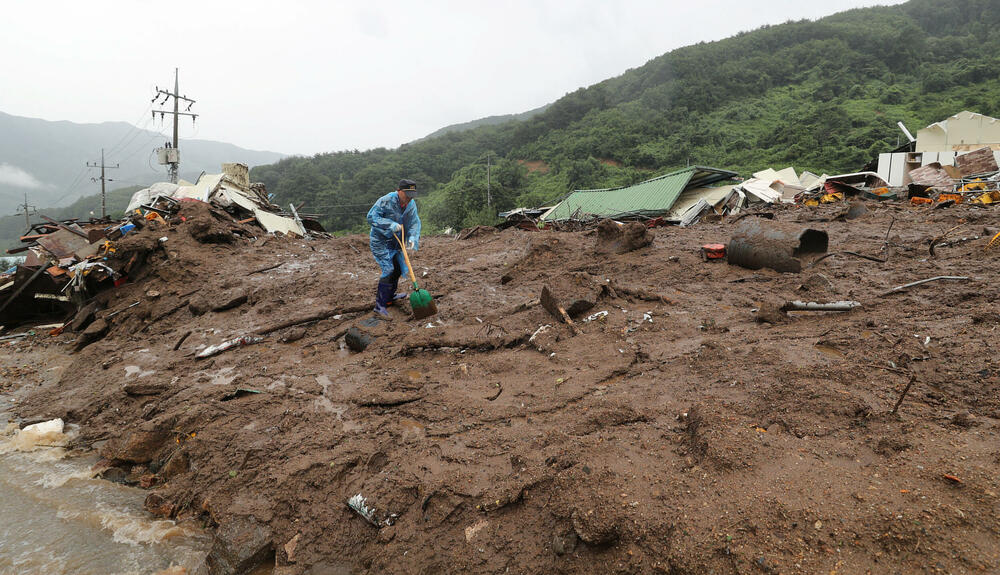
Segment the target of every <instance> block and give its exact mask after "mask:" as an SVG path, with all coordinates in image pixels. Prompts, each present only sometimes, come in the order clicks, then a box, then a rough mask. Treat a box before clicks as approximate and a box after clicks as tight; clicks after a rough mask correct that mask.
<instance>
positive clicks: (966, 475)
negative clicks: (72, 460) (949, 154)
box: [3, 203, 1000, 575]
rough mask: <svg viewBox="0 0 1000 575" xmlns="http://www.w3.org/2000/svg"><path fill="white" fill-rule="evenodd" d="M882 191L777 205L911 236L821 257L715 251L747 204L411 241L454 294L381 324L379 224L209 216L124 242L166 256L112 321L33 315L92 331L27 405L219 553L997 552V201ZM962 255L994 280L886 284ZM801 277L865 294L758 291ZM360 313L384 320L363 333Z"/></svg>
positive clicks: (886, 558) (469, 559) (699, 564)
mask: <svg viewBox="0 0 1000 575" xmlns="http://www.w3.org/2000/svg"><path fill="white" fill-rule="evenodd" d="M868 208H869V210H868V213H867V214H866V215H864V216H862V217H860V218H858V219H854V220H849V221H844V220H834V221H806V220H823V219H830V218H831V217H832V216H834V215H835V214H836V213H837V211H838V210H840V209H841V207H821V208H803V207H785V208H776V209H775V210H773V211H774V212H775V217H776V219H778V220H782V221H787V222H796V221H798V222H801V225H803V226H810V227H813V228H817V229H823V230H826V231H827V232H828V233H829V236H830V251H831V252H841V251H845V250H849V251H854V252H857V253H861V254H865V255H870V256H875V257H878V258H881V259H885V258H887V259H888V261H887V262H886V263H878V262H874V261H870V260H865V259H860V258H858V257H855V256H846V255H836V256H832V257H829V258H826V259H825V260H823V261H822V262H820V263H818V264H816V265H815V266H812V267H807V268H806V269H805V270H804V271H803V272H802V273H798V274H781V273H777V272H773V271H769V270H759V271H751V270H747V269H743V268H738V267H734V266H730V265H728V264H727V263H725V262H703V261H702V259H701V257H700V255H699V252H698V247H699V246H701V245H703V244H706V243H710V242H726V241H727V240H728V239H729V237H730V235H731V233H732V231H733V230H734V229H735V226H736V224H735V223H733V222H731V221H730V222H720V223H708V222H703V223H700V224H698V225H696V226H694V227H691V228H688V229H680V228H659V229H657V230H655V232H654V233H655V239H654V241H653V242H652V244H651V245H649V246H647V247H642V248H640V249H638V250H635V251H632V252H628V253H623V254H618V253H615V250H608V249H597V248H598V246H597V244H598V235H597V234H596V233H595V232H589V233H588V232H576V233H556V232H525V231H519V230H513V229H512V230H506V231H503V232H496V233H493V232H490V231H482V230H481V231H480V232H479V233H477V234H476V235H474V236H473V237H472V238H470V239H467V240H462V241H459V240H455V239H452V238H449V237H427V238H425V239H424V240H423V242H422V244H423V249H421V250H420V252H418V253H417V254H415V256H414V267H415V268H416V271H417V274H418V276H419V280H420V282H421V286H422V287H426V288H428V289H429V290H430V291H431V293H432V294H434V296H435V299H436V302H437V304H438V307H439V309H440V313H439V315H438V316H436V317H435V318H430V319H427V320H423V321H413V320H409V319H408V313H407V312H408V309H406V306H398V307H396V308H393V309H392V310H391V311H392V316H393V318H392V320H391V321H390V322H384V323H381V324H378V325H367V326H366V325H359V322H362V321H363V320H366V318H370V317H371V314H370V312H367V311H366V310H367V309H368V307H369V306H370V305H371V303H372V299H373V294H374V288H375V282H376V279H377V268H376V266H375V264H374V263H373V262H372V260H371V256H370V254H369V252H368V248H367V237H366V236H352V237H344V238H335V239H329V240H311V241H307V240H295V239H287V238H272V239H270V240H268V241H266V242H261V241H256V242H253V241H250V240H244V239H240V238H236V237H233V238H228V239H227V237H226V233H225V230H224V229H223V230H221V231H219V233H217V234H208V235H206V234H204V233H201V231H198V233H194V232H195V231H197V230H194V229H193V228H194V227H195V226H194V223H195V222H193V221H192V220H189V221H188V222H186V223H184V224H181V225H180V226H178V227H177V228H174V229H170V230H148V231H144V232H143V233H142V234H139V235H138V236H136V237H135V238H133V239H132V240H131V242H133V243H132V244H130V245H131V248H132V249H135V248H136V246H140V247H142V249H143V250H145V252H143V253H147V252H148V253H147V255H146V256H145V257H147V258H148V263H147V264H146V267H145V273H144V275H140V276H139V277H136V278H133V280H134V281H133V283H130V284H126V285H124V286H122V287H120V288H118V289H116V290H114V291H113V292H108V293H107V294H105V295H104V296H102V298H101V299H100V301H101V302H102V303H103V304H104V305H105V306H106V309H104V310H103V311H101V312H99V313H98V316H99V317H101V316H108V315H110V314H112V313H114V312H119V313H117V314H116V315H114V316H112V317H110V318H107V319H106V320H105V321H106V322H107V324H108V326H109V328H108V331H107V335H105V336H104V337H103V338H101V339H97V340H96V341H94V342H93V343H90V344H89V345H86V346H84V347H82V349H81V350H80V351H77V352H73V349H74V347H75V346H76V345H77V344H76V342H77V338H78V337H80V336H78V335H77V334H71V333H64V334H63V335H61V336H58V337H56V338H50V339H49V340H47V342H48V343H37V344H35V345H51V346H55V347H56V348H58V349H61V350H64V351H65V353H74V355H73V360H72V363H71V364H70V365H68V366H67V367H66V368H65V369H62V370H60V371H58V372H57V373H61V377H60V378H58V380H57V381H53V382H49V383H42V384H41V385H35V384H32V386H31V390H30V394H27V396H26V397H24V398H23V399H21V400H19V401H18V403H17V407H16V408H15V409H16V410H17V413H18V414H19V415H20V416H21V417H24V418H26V419H27V420H33V419H37V418H50V417H63V418H65V419H67V420H68V421H69V422H72V423H78V424H80V425H81V426H82V428H83V434H82V436H81V438H80V440H79V441H80V442H81V444H82V445H91V444H93V445H95V446H97V447H98V448H100V449H101V452H102V454H103V455H104V456H105V457H106V458H107V461H106V465H110V466H113V467H110V468H109V469H108V471H107V472H106V474H107V476H109V477H110V478H116V479H118V480H128V481H140V482H141V484H142V485H143V486H145V487H148V488H149V489H150V493H151V495H150V497H149V499H148V500H147V507H148V508H149V510H150V511H151V512H153V513H157V514H161V515H165V516H171V517H181V518H184V517H198V518H202V519H203V520H204V521H205V522H206V524H207V525H209V526H211V527H215V528H217V531H218V533H219V545H218V546H217V549H216V552H215V557H214V558H211V559H210V565H211V566H212V569H215V570H216V571H217V572H224V571H225V570H226V567H225V565H230V566H232V565H237V564H241V565H243V566H250V565H251V564H252V563H254V562H256V561H257V560H263V561H265V562H271V561H273V562H274V564H275V565H277V569H276V571H275V573H280V574H296V575H298V574H301V573H314V574H320V573H324V574H326V573H427V574H432V573H470V572H475V573H676V574H694V573H699V574H700V573H991V572H992V573H996V572H998V571H1000V521H998V519H1000V507H998V502H1000V500H998V492H1000V476H998V473H997V466H998V464H1000V442H998V431H1000V427H998V424H1000V379H998V376H1000V373H998V371H1000V365H998V361H997V359H996V358H995V357H994V353H995V349H996V345H997V344H996V341H995V337H996V336H997V333H998V332H997V328H998V325H1000V310H998V307H997V298H998V291H997V287H996V280H997V275H998V274H997V272H998V270H1000V263H998V259H1000V248H998V249H997V251H992V250H986V249H984V247H985V245H986V243H987V242H988V241H989V238H990V237H991V236H992V235H993V234H995V233H997V232H998V231H1000V212H997V211H996V209H992V208H983V207H979V208H977V207H971V206H955V207H952V208H949V209H939V210H933V209H932V210H928V209H925V208H913V207H910V206H909V205H904V204H897V203H887V204H880V205H873V204H869V206H868ZM893 220H895V223H894V224H893V225H892V229H891V232H890V233H889V235H888V241H886V232H887V229H888V228H889V226H890V222H892V221H893ZM959 225H960V226H961V227H960V228H959V229H957V230H954V231H952V232H951V234H950V235H949V238H952V239H957V238H960V237H971V236H984V237H982V238H980V239H976V240H971V241H968V242H965V243H960V244H958V245H952V246H946V247H938V248H937V249H936V250H935V251H936V255H935V256H934V257H932V256H931V255H930V253H929V251H928V244H929V241H930V240H931V239H932V238H934V237H936V236H938V235H940V234H942V233H943V232H945V231H947V230H949V229H951V228H953V227H954V226H959ZM202 227H204V226H202ZM202 231H203V230H202ZM143 234H145V236H144V235H143ZM146 236H148V237H146ZM162 236H166V237H168V238H169V239H168V241H167V242H166V244H165V246H166V247H165V249H163V248H157V247H156V238H159V237H162ZM196 236H197V237H199V238H200V239H201V240H202V241H209V242H222V243H201V242H200V241H198V240H196V239H195V237H196ZM143 242H145V243H143ZM226 242H229V243H226ZM278 264H280V266H278V267H273V268H272V269H267V270H265V269H264V268H267V267H271V266H276V265H278ZM259 270H262V271H259ZM254 272H256V273H254ZM941 275H952V276H969V277H971V278H972V279H970V280H968V281H940V282H935V283H931V284H926V285H923V286H919V287H915V288H912V289H909V290H907V291H904V292H902V293H896V294H891V295H881V294H883V293H884V292H886V291H887V290H889V289H891V288H892V287H894V286H897V285H900V284H904V283H907V282H911V281H914V280H918V279H924V278H929V277H933V276H941ZM402 285H403V282H401V286H402ZM543 285H548V286H549V287H550V288H551V290H552V292H553V293H554V294H555V296H556V297H557V298H559V300H560V302H561V303H562V304H563V305H564V307H571V306H575V307H572V309H570V310H569V311H570V312H571V313H573V314H576V315H575V317H576V320H577V327H578V330H579V334H578V335H573V334H572V333H571V331H570V328H569V326H568V325H566V324H565V323H560V322H559V321H558V320H557V319H555V318H554V317H553V316H552V315H550V314H549V313H548V312H547V311H546V310H545V309H543V307H542V306H540V305H539V304H538V299H539V295H540V293H541V290H542V287H543ZM609 288H610V289H609ZM793 299H801V300H807V301H809V300H811V301H831V300H841V299H847V300H856V301H859V302H861V303H862V304H863V307H862V308H860V309H856V310H854V311H851V312H848V313H812V312H809V313H792V314H789V315H787V316H786V315H784V314H780V313H774V311H773V310H771V312H770V313H767V312H766V310H767V309H769V307H768V306H769V305H773V304H777V305H780V304H781V303H782V302H784V301H786V300H793ZM136 301H138V302H140V303H139V305H137V306H135V307H132V308H127V309H126V306H128V305H130V304H132V303H134V302H136ZM589 303H593V304H594V305H593V307H591V308H590V309H586V310H583V311H581V310H582V308H586V307H587V304H589ZM762 305H763V306H764V309H765V313H762V314H761V317H759V316H758V314H757V313H755V310H757V309H759V308H761V307H762ZM213 309H215V310H216V311H212V310H213ZM600 311H607V312H608V313H607V315H606V316H605V317H603V318H599V319H595V320H593V321H589V322H583V321H582V320H583V319H585V318H586V317H588V316H590V315H592V314H594V313H595V312H600ZM310 318H312V319H314V320H318V321H312V322H307V323H302V324H300V325H297V326H292V327H287V328H285V329H275V328H279V327H281V326H284V325H289V324H293V323H297V322H298V321H302V320H308V319H310ZM761 319H769V320H770V321H771V323H769V322H760V321H758V320H761ZM431 320H433V322H432V321H431ZM98 321H101V320H98ZM365 323H368V324H373V323H374V322H370V321H369V322H365ZM545 325H549V326H551V327H549V328H548V329H547V330H544V329H543V330H542V332H540V333H538V335H536V336H535V337H534V339H530V338H531V336H532V335H533V334H535V332H536V331H537V330H539V328H540V327H541V326H545ZM351 327H359V328H360V329H361V331H362V333H363V334H365V335H367V336H370V337H374V338H375V339H374V342H373V343H371V344H370V345H369V346H368V347H367V349H365V350H364V351H362V352H354V351H351V350H350V349H349V348H347V347H346V346H345V343H344V333H345V331H346V330H347V329H348V328H351ZM94 331H95V335H94V337H100V333H96V332H100V331H101V330H99V329H98V330H94ZM188 332H190V334H189V335H187V337H183V338H182V336H185V334H188ZM265 332H266V334H267V335H266V339H265V340H264V341H262V342H260V343H257V344H255V345H248V346H245V347H240V348H237V349H233V350H230V351H227V352H224V353H222V354H220V355H217V356H215V357H212V358H208V359H197V358H196V357H195V353H196V352H197V351H199V350H200V349H201V348H203V347H204V346H208V345H212V344H217V343H220V342H222V341H224V340H227V339H229V338H232V337H235V336H240V335H246V334H253V333H265ZM354 333H355V335H357V333H356V332H354ZM47 337H48V336H41V335H40V336H38V337H37V338H36V339H40V338H47ZM182 339H183V341H181V340H182ZM18 345H21V346H24V345H27V344H25V343H23V342H22V343H20V344H14V345H13V346H11V351H9V352H8V353H7V355H6V357H8V358H9V359H8V360H6V361H7V363H8V364H11V365H5V366H4V368H3V369H4V370H7V371H5V373H10V371H9V370H12V369H15V370H16V369H20V368H18V367H17V366H16V365H14V364H16V363H17V352H16V349H17V346H18ZM175 348H176V349H175ZM41 369H43V368H42V367H41V366H40V367H39V368H38V370H37V371H40V370H41ZM18 373H20V372H18ZM27 379H29V380H30V377H29V378H27ZM910 381H912V386H911V389H910V390H909V392H908V394H907V395H906V397H905V399H904V400H903V401H902V404H901V405H900V407H899V409H898V411H897V412H896V413H895V414H893V413H891V410H892V409H893V407H894V405H895V404H896V402H897V400H898V398H899V397H900V393H901V392H902V390H903V389H904V387H905V385H906V384H907V383H908V382H910ZM5 384H6V383H5ZM238 390H244V391H238ZM246 390H249V391H246ZM255 392H259V393H255ZM25 393H27V392H25ZM356 494H361V495H362V496H363V497H365V498H366V502H367V504H368V506H369V507H370V508H373V511H372V518H373V519H374V521H375V522H377V523H378V524H379V526H378V527H376V526H374V525H372V524H370V523H369V522H368V521H366V520H365V519H364V518H362V517H361V516H360V515H359V514H357V513H355V512H354V511H352V510H351V509H349V508H348V506H347V505H346V502H347V500H348V499H349V498H351V497H352V496H354V495H356ZM241 562H242V563H241Z"/></svg>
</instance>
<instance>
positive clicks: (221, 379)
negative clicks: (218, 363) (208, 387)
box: [209, 367, 237, 385]
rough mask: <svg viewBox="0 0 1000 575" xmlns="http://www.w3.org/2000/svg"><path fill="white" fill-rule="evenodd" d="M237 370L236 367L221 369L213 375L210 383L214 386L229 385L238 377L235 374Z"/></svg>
mask: <svg viewBox="0 0 1000 575" xmlns="http://www.w3.org/2000/svg"><path fill="white" fill-rule="evenodd" d="M235 370H236V368H235V367H223V368H220V369H219V371H217V372H215V374H214V375H211V377H212V380H211V381H210V382H209V383H211V384H212V385H229V384H230V383H232V382H233V381H234V380H235V379H236V377H237V374H234V373H233V371H235Z"/></svg>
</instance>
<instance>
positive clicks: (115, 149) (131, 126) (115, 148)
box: [108, 102, 153, 156]
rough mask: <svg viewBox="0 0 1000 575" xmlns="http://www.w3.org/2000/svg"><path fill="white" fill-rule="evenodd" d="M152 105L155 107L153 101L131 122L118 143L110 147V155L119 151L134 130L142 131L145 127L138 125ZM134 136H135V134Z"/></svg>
mask: <svg viewBox="0 0 1000 575" xmlns="http://www.w3.org/2000/svg"><path fill="white" fill-rule="evenodd" d="M152 107H153V103H152V102H150V103H149V105H148V106H146V109H145V110H143V111H142V114H139V117H138V118H136V120H135V122H132V123H131V124H129V129H128V130H126V131H125V133H124V134H122V137H121V138H120V139H119V140H118V142H117V143H115V145H114V146H111V148H109V149H108V155H109V156H113V155H114V154H115V153H116V152H118V151H119V150H118V146H119V145H120V144H121V143H122V142H124V141H125V138H127V137H129V135H131V134H132V132H137V133H138V132H141V131H142V130H143V129H144V128H137V127H136V126H138V125H139V122H141V121H142V119H143V118H145V117H146V112H149V110H150V108H152ZM133 138H134V136H133ZM127 145H128V144H126V147H127ZM122 149H124V148H122Z"/></svg>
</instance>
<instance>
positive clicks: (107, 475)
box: [101, 467, 128, 485]
mask: <svg viewBox="0 0 1000 575" xmlns="http://www.w3.org/2000/svg"><path fill="white" fill-rule="evenodd" d="M127 475H128V473H126V472H125V470H124V469H122V468H121V467H109V468H107V469H105V470H104V471H102V472H101V479H103V480H105V481H110V482H112V483H121V484H123V485H124V484H125V478H126V476H127Z"/></svg>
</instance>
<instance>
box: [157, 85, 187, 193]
mask: <svg viewBox="0 0 1000 575" xmlns="http://www.w3.org/2000/svg"><path fill="white" fill-rule="evenodd" d="M177 76H178V73H177V68H174V91H173V92H171V91H169V90H164V89H162V88H160V87H159V86H157V87H156V95H155V96H153V99H152V101H153V102H156V101H157V100H159V99H160V98H161V97H162V98H163V101H162V102H160V105H163V104H166V103H167V101H168V100H170V98H173V99H174V111H173V112H171V111H170V110H153V118H154V119H155V118H156V115H157V114H159V115H160V119H161V120H162V119H163V118H164V117H165V116H166V115H167V114H170V115H172V116H173V117H174V142H173V146H172V147H171V146H170V144H169V143H168V144H167V147H166V148H160V149H158V150H157V153H158V155H159V160H160V165H163V164H166V165H169V166H170V168H169V171H170V182H171V183H173V184H176V183H177V171H178V169H179V166H180V163H181V154H180V150H179V149H178V148H177V118H178V117H179V116H191V123H192V124H193V123H194V121H195V119H196V118H197V117H198V114H192V113H190V111H186V112H181V111H179V110H180V101H181V100H184V101H185V102H187V110H191V105H192V104H194V100H192V99H191V98H188V97H187V96H182V95H181V91H180V83H179V81H178V78H177Z"/></svg>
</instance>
